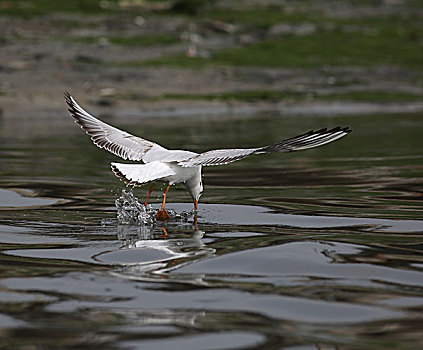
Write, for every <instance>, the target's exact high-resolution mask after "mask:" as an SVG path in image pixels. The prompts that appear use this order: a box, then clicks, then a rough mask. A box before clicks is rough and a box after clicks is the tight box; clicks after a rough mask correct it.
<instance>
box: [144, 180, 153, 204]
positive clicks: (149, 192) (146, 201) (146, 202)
mask: <svg viewBox="0 0 423 350" xmlns="http://www.w3.org/2000/svg"><path fill="white" fill-rule="evenodd" d="M153 188H154V183H153V184H152V185H151V187H150V190H149V191H148V196H147V199H146V200H145V203H144V207H146V206H147V204H148V200H149V199H150V195H151V192H153Z"/></svg>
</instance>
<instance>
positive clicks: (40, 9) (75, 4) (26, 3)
mask: <svg viewBox="0 0 423 350" xmlns="http://www.w3.org/2000/svg"><path fill="white" fill-rule="evenodd" d="M117 1H118V0H108V3H110V4H113V3H116V2H117ZM111 11H112V9H111V8H109V7H105V6H101V0H88V1H87V0H71V1H68V0H13V1H10V0H0V14H7V15H19V16H24V17H30V16H38V15H45V14H48V13H52V12H77V13H87V14H95V13H103V12H111Z"/></svg>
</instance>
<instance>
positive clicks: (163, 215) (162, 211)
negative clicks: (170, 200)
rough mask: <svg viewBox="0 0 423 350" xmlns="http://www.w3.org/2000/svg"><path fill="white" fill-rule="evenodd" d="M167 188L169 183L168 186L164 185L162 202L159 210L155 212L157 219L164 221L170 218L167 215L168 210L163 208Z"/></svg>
mask: <svg viewBox="0 0 423 350" xmlns="http://www.w3.org/2000/svg"><path fill="white" fill-rule="evenodd" d="M169 188H170V185H168V186H167V187H166V189H165V191H164V196H163V204H162V206H161V208H160V210H159V212H158V213H157V215H156V218H157V219H158V220H163V221H165V220H168V219H170V215H169V213H168V212H167V211H166V209H165V205H166V196H167V191H169Z"/></svg>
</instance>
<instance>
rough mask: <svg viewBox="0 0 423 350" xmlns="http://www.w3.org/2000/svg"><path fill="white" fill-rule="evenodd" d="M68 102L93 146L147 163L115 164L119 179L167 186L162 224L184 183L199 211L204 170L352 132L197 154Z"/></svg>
mask: <svg viewBox="0 0 423 350" xmlns="http://www.w3.org/2000/svg"><path fill="white" fill-rule="evenodd" d="M65 98H66V102H67V104H68V106H69V112H70V113H71V116H72V117H74V118H75V119H76V122H77V123H78V124H79V125H81V127H82V128H83V129H84V130H85V132H86V133H87V134H88V135H90V136H91V139H92V140H93V142H94V144H96V145H97V146H98V147H100V148H104V149H106V150H108V151H110V152H111V153H113V154H115V155H117V156H119V157H121V158H123V159H127V160H132V161H142V162H143V163H144V164H121V163H112V164H111V166H112V170H113V172H114V173H115V175H116V176H118V177H119V178H121V179H122V180H123V181H125V182H127V183H129V184H131V185H134V186H140V185H143V184H145V183H148V182H154V181H164V182H167V183H168V186H167V187H166V190H165V191H164V198H163V204H162V206H161V209H160V210H159V212H158V214H157V218H158V219H161V220H166V219H169V218H170V216H169V214H168V213H167V211H166V209H165V203H166V195H167V192H168V190H169V188H170V186H171V185H173V184H177V183H183V184H184V185H185V186H186V188H187V190H188V192H189V193H190V195H191V197H192V200H193V202H194V209H195V210H197V204H198V200H199V199H200V196H201V194H202V192H203V182H202V176H201V169H202V167H203V166H211V165H223V164H228V163H232V162H234V161H236V160H240V159H243V158H245V157H247V156H249V155H251V154H264V153H272V152H293V151H301V150H306V149H309V148H314V147H318V146H322V145H325V144H327V143H329V142H333V141H335V140H338V139H340V138H341V137H344V136H345V135H347V134H348V133H349V132H351V130H350V129H349V128H348V127H345V128H341V127H336V128H334V129H331V130H327V129H321V130H318V131H309V132H307V133H305V134H301V135H298V136H295V137H291V138H289V139H286V140H284V141H281V142H278V143H275V144H273V145H269V146H264V147H257V148H244V149H240V148H238V149H217V150H212V151H208V152H205V153H200V154H198V153H194V152H190V151H183V150H168V149H166V148H164V147H162V146H160V145H158V144H157V143H154V142H151V141H148V140H145V139H142V138H140V137H137V136H133V135H131V134H129V133H127V132H125V131H122V130H119V129H116V128H115V127H113V126H110V125H108V124H106V123H104V122H102V121H100V120H98V119H96V118H94V117H93V116H92V115H90V114H89V113H87V112H86V111H85V110H84V109H82V108H81V107H80V106H79V105H78V104H77V103H76V101H75V100H74V98H73V97H72V96H71V95H70V94H69V93H67V92H66V93H65ZM153 187H154V183H153V185H152V186H151V188H150V191H149V193H148V196H147V200H146V201H145V205H147V203H148V199H149V197H150V194H151V192H152V190H153Z"/></svg>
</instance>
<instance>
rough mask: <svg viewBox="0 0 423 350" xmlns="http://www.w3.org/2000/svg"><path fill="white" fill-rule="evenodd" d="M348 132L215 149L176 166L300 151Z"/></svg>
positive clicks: (338, 130)
mask: <svg viewBox="0 0 423 350" xmlns="http://www.w3.org/2000/svg"><path fill="white" fill-rule="evenodd" d="M350 132H351V129H349V128H348V127H345V128H341V127H339V126H338V127H336V128H333V129H331V130H327V129H321V130H318V131H313V130H311V131H309V132H306V133H305V134H301V135H298V136H295V137H291V138H289V139H286V140H284V141H281V142H278V143H275V144H273V145H269V146H264V147H259V148H243V149H217V150H212V151H208V152H205V153H201V154H198V155H195V156H193V157H191V158H188V159H186V160H182V161H180V162H179V163H178V164H179V165H181V166H183V167H193V166H198V165H204V166H209V165H223V164H228V163H232V162H235V161H237V160H240V159H243V158H245V157H248V156H249V155H251V154H261V153H272V152H294V151H302V150H306V149H309V148H314V147H318V146H322V145H324V144H327V143H329V142H333V141H335V140H338V139H340V138H341V137H344V136H345V135H348V134H349V133H350Z"/></svg>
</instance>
